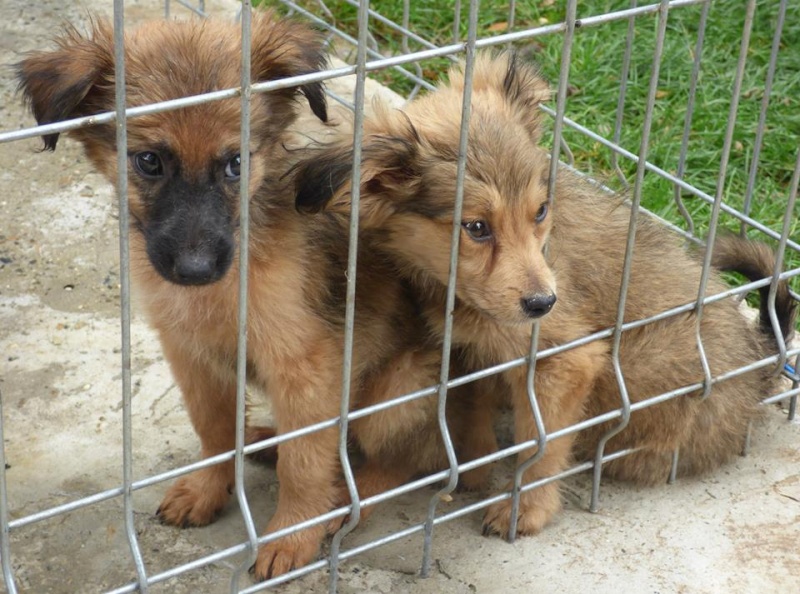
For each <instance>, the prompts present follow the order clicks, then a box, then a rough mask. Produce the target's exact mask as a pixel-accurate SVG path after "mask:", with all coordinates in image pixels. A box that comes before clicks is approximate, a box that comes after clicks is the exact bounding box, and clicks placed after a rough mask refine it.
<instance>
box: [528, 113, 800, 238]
mask: <svg viewBox="0 0 800 594" xmlns="http://www.w3.org/2000/svg"><path fill="white" fill-rule="evenodd" d="M539 109H541V110H542V111H544V112H545V113H547V114H548V115H550V116H553V117H555V111H553V110H552V109H550V108H549V107H547V106H545V105H542V106H540V107H539ZM564 123H565V124H566V125H567V126H569V127H570V128H572V129H573V130H577V131H578V132H580V133H581V134H584V135H585V136H587V137H588V138H591V139H592V140H595V141H597V142H599V143H600V144H602V145H603V146H605V147H608V148H610V149H611V150H613V151H617V152H619V154H620V155H622V156H624V157H625V158H627V159H630V160H631V161H634V162H635V163H637V164H638V163H639V157H638V156H636V155H634V154H633V153H632V152H630V151H629V150H627V149H625V148H623V147H621V146H617V145H615V144H613V143H612V142H611V141H609V140H607V139H606V138H605V137H603V136H600V135H599V134H597V133H595V132H593V131H591V130H590V129H589V128H586V127H585V126H582V125H581V124H578V123H577V122H575V121H574V120H571V119H570V118H567V117H565V118H564ZM644 168H645V170H647V171H648V172H650V173H655V174H656V175H658V176H659V177H661V178H663V179H665V180H667V181H668V182H670V183H672V184H674V185H676V186H678V187H679V188H681V189H683V190H685V191H686V192H688V193H690V194H691V195H693V196H695V197H697V198H700V199H701V200H702V201H703V202H707V203H709V204H713V203H714V197H713V196H711V195H710V194H707V193H706V192H703V191H702V190H699V189H698V188H696V187H694V186H692V185H691V184H689V183H687V182H685V181H684V180H682V179H680V178H678V177H676V176H675V175H673V174H671V173H669V172H668V171H666V170H664V169H662V168H661V167H658V166H656V165H653V164H652V163H650V162H648V161H645V163H644ZM720 208H721V210H722V212H724V213H725V214H727V215H730V216H731V217H733V218H735V219H737V220H739V221H745V222H746V223H747V224H748V225H749V226H750V227H752V228H754V229H757V230H758V231H760V232H761V233H763V234H764V235H766V236H767V237H770V238H772V239H776V240H779V239H780V237H781V236H780V233H777V232H775V231H773V230H772V229H770V228H769V227H767V226H766V225H764V224H763V223H760V222H759V221H757V220H755V219H753V218H750V217H746V216H745V215H743V214H741V213H740V212H739V211H738V210H736V209H735V208H733V207H732V206H729V205H727V204H725V203H723V204H721V205H720ZM786 245H788V246H790V247H791V248H792V249H793V250H796V251H798V250H800V243H797V242H795V241H792V240H789V241H788V242H787V244H786Z"/></svg>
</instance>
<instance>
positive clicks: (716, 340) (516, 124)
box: [297, 54, 794, 534]
mask: <svg viewBox="0 0 800 594" xmlns="http://www.w3.org/2000/svg"><path fill="white" fill-rule="evenodd" d="M463 90H464V76H463V72H462V70H461V69H460V68H458V67H456V68H454V69H453V70H452V71H451V73H450V81H449V83H446V84H442V85H440V86H439V88H438V89H437V90H436V91H435V92H433V93H431V94H430V95H428V96H426V97H423V98H421V99H418V100H416V101H414V102H412V103H411V104H409V105H408V106H407V107H406V108H405V109H404V110H403V111H402V112H400V111H390V110H388V109H385V110H383V111H378V113H377V114H376V115H375V117H373V118H371V119H369V120H368V121H367V122H366V124H365V134H364V146H363V153H362V155H363V163H362V179H361V203H360V204H361V214H362V222H363V225H364V226H365V228H367V229H370V230H375V232H376V236H377V237H378V238H379V249H381V250H382V251H384V252H385V253H386V254H387V255H388V256H389V257H390V258H392V259H393V261H394V262H395V264H396V265H397V266H398V267H399V268H400V270H401V271H402V272H403V274H404V276H405V277H406V278H408V279H409V281H410V282H412V283H413V284H414V286H415V290H416V291H417V294H418V295H419V296H420V298H421V299H422V301H423V303H425V305H426V309H425V315H426V318H427V323H428V326H429V328H430V329H431V330H432V331H434V332H439V333H441V331H442V329H443V319H442V312H443V311H444V307H443V304H444V299H445V286H446V281H447V277H448V267H449V244H450V229H451V226H452V217H453V201H454V196H455V179H456V166H457V148H456V147H457V146H458V141H459V128H460V119H461V101H462V93H463ZM548 96H549V93H548V88H547V84H546V83H545V82H544V81H543V80H542V79H541V78H540V77H539V76H538V75H537V74H536V72H535V71H534V70H533V69H531V68H529V67H527V66H524V65H522V64H519V63H518V62H517V61H516V60H515V59H514V58H513V57H511V56H509V55H500V56H498V57H492V56H491V55H489V54H482V55H479V57H478V58H477V61H476V64H475V70H474V82H473V89H472V111H471V119H470V123H469V147H468V154H467V166H466V177H465V180H464V207H463V215H462V228H463V233H462V236H461V243H460V251H459V263H458V279H457V287H456V291H457V296H458V303H457V306H456V310H455V313H454V338H453V340H454V344H455V345H457V346H458V347H459V348H460V349H462V350H463V351H464V352H465V353H466V354H467V357H468V359H469V364H470V365H472V366H475V367H477V366H480V367H484V366H488V365H493V364H498V363H501V362H504V361H508V360H511V359H515V358H518V357H522V356H525V355H526V354H527V353H528V349H529V344H530V339H531V331H532V324H533V320H534V319H536V318H539V319H541V326H540V336H539V348H540V350H541V349H544V348H548V347H553V346H556V345H559V344H562V343H565V342H567V341H571V340H574V339H578V338H580V337H583V336H586V335H588V334H591V333H593V332H596V331H599V330H602V329H605V328H609V327H613V325H614V323H615V320H616V310H617V300H618V297H619V292H620V283H621V279H622V267H623V263H624V255H625V245H626V237H627V230H628V223H629V218H630V210H629V209H628V208H627V207H626V206H625V205H624V204H623V203H622V202H621V200H616V199H613V200H612V199H609V197H608V196H607V195H605V194H603V193H601V192H600V191H599V190H598V189H597V188H595V187H594V186H592V185H590V184H589V183H588V182H586V181H584V180H583V179H581V178H580V177H578V176H576V175H574V174H572V173H570V172H568V171H565V170H563V169H561V170H559V173H558V179H557V184H556V196H555V201H554V202H555V203H554V204H550V202H549V201H548V197H547V187H548V176H549V169H550V162H549V159H548V155H547V153H546V152H545V150H543V149H542V148H540V147H539V146H538V142H539V138H540V123H539V113H540V112H539V110H538V108H537V106H538V104H539V103H540V102H541V101H544V100H546V99H547V98H548ZM351 161H352V152H351V150H350V148H349V147H348V146H346V145H342V146H339V147H330V148H328V149H326V151H325V152H323V153H322V154H320V155H318V156H316V157H315V158H314V159H313V160H311V161H309V162H308V163H307V164H306V165H304V166H303V167H302V168H301V171H300V173H299V175H298V177H297V180H298V183H299V185H298V190H299V192H298V198H297V205H298V208H299V209H301V210H309V211H316V210H319V209H320V208H323V207H324V206H326V205H327V207H328V208H329V209H331V210H341V209H346V208H347V207H348V206H349V191H350V188H349V178H348V177H347V176H346V175H343V172H344V171H349V170H348V169H347V166H348V164H349V163H350V162H351ZM320 180H324V181H325V183H324V184H323V183H320ZM750 245H751V244H748V243H747V242H741V241H739V242H737V241H735V240H732V241H731V242H730V243H727V244H726V245H723V246H721V251H724V252H726V253H727V255H728V258H727V260H728V263H729V264H730V263H731V262H733V263H735V264H734V265H733V267H737V266H738V267H739V268H745V269H750V271H751V272H753V273H754V274H755V275H757V276H758V275H760V276H762V277H763V276H764V275H768V274H771V270H772V269H771V268H770V267H769V265H770V263H771V262H772V260H773V257H772V256H771V254H770V252H769V250H767V249H766V248H764V246H759V247H758V248H753V249H749V248H748V249H745V248H744V246H750ZM546 246H549V250H547V251H546V250H545V247H546ZM720 258H722V256H720ZM719 261H722V260H719ZM700 276H701V265H700V262H699V260H698V259H697V258H696V257H695V256H693V255H691V254H689V253H687V252H686V251H685V250H684V249H683V247H682V246H681V243H680V241H679V239H678V238H677V237H676V236H674V235H673V234H671V233H669V232H668V231H667V230H665V229H663V228H662V227H660V226H659V225H658V224H656V223H654V222H652V221H651V220H649V219H647V218H646V217H640V221H639V227H638V232H637V235H636V245H635V249H634V256H633V263H632V273H631V277H630V285H629V288H628V293H627V305H626V309H625V320H626V321H633V320H638V319H641V318H644V317H647V316H652V315H654V314H656V313H659V312H662V311H665V310H668V309H670V308H673V307H676V306H679V305H683V304H686V303H690V302H692V301H693V300H694V299H696V297H697V292H698V286H699V285H698V283H699V280H700ZM725 288H726V287H725V285H724V284H723V283H722V281H721V280H720V279H719V277H718V275H717V274H712V276H711V279H710V281H709V285H708V294H712V293H715V292H719V291H722V290H723V289H725ZM779 300H780V301H781V303H780V304H779V305H778V311H779V312H780V313H781V315H782V318H783V320H782V324H783V325H784V327H787V328H788V327H790V323H789V321H790V319H791V317H792V315H793V309H794V305H793V304H792V302H791V299H790V297H789V296H788V293H786V292H785V291H784V292H782V293H780V296H779ZM696 324H697V320H696V318H695V315H694V314H693V313H691V312H690V313H685V314H682V315H678V316H673V317H670V318H668V319H665V320H662V321H659V322H655V323H651V324H648V325H646V326H643V327H640V328H637V329H634V330H630V331H626V332H625V333H623V335H622V343H621V351H620V361H621V369H622V372H623V374H624V380H625V385H626V387H627V390H628V393H629V395H630V397H631V399H632V400H633V401H634V402H640V401H642V400H645V399H647V398H649V397H651V396H655V395H658V394H662V393H665V392H668V391H670V390H675V389H678V388H682V387H686V386H692V385H695V384H698V383H702V381H703V377H704V376H703V368H702V365H701V356H700V352H699V350H698V346H697V342H696ZM700 333H701V336H702V340H703V348H704V350H705V355H706V356H707V358H708V362H709V366H710V369H711V372H712V374H714V375H718V374H720V373H724V372H727V371H730V370H733V369H736V368H738V367H741V366H743V365H746V364H748V363H750V362H752V361H756V360H759V359H761V358H762V357H764V356H766V355H767V354H769V353H770V352H771V351H774V350H775V345H774V342H773V341H774V339H772V338H771V334H770V336H767V335H766V333H763V332H761V331H760V330H759V329H758V328H755V327H753V326H751V325H750V324H748V323H746V321H745V319H744V318H743V316H742V315H741V314H740V313H739V311H738V310H737V306H736V304H735V303H734V302H733V301H732V300H724V301H720V302H716V303H714V304H709V305H707V306H706V307H705V310H704V315H703V318H702V322H701V324H700ZM610 350H611V342H610V340H603V341H595V342H591V343H588V344H585V345H583V346H580V347H577V348H572V349H570V350H566V351H563V352H560V353H559V354H557V355H554V356H550V357H547V358H544V359H541V360H539V361H537V364H536V369H535V381H534V388H535V392H536V395H537V399H538V404H539V407H540V409H541V411H542V414H543V417H544V423H545V427H546V430H547V432H548V434H551V433H552V432H554V431H557V430H560V429H563V428H565V427H567V426H569V425H572V424H574V423H576V422H579V421H580V420H582V419H588V418H590V417H595V416H598V415H601V414H604V413H607V412H609V411H613V410H615V409H618V408H619V407H620V405H621V399H620V391H619V385H618V382H617V379H616V376H615V372H614V368H613V366H612V362H611V357H610V356H609V353H610ZM771 371H772V370H771V369H770V368H766V369H764V368H762V369H761V370H758V371H753V372H750V373H746V374H741V375H737V376H735V377H732V378H729V379H726V380H725V381H722V382H719V383H715V384H714V385H713V389H712V391H711V395H710V396H709V397H708V398H707V399H705V400H703V399H700V398H697V397H696V396H697V394H698V393H700V392H702V391H701V390H697V389H693V390H692V391H691V393H690V395H688V396H684V397H678V398H673V399H671V400H667V401H665V402H662V403H660V404H658V405H655V406H649V407H645V408H641V409H639V410H636V411H635V412H634V413H633V416H632V418H631V422H630V425H629V426H628V427H627V428H626V429H625V430H624V431H622V432H621V433H619V434H617V435H616V436H615V437H614V438H613V439H612V440H611V441H610V442H609V444H608V451H616V450H620V449H625V448H641V449H640V451H638V452H637V453H635V454H633V455H629V456H626V457H623V458H621V459H618V460H615V461H614V462H611V463H609V464H607V465H606V466H605V470H606V472H607V473H608V474H610V475H613V476H617V477H621V478H626V479H631V480H634V481H637V482H640V483H645V484H652V483H658V482H660V481H666V480H667V477H668V474H669V469H670V460H671V453H672V452H673V451H674V450H675V449H677V450H679V452H680V458H679V465H678V473H679V474H680V475H686V474H693V473H699V472H704V471H707V470H709V469H712V468H714V467H716V466H718V465H719V464H721V463H723V462H724V461H726V460H727V459H729V458H730V457H732V456H734V455H735V454H736V453H738V452H739V451H740V450H741V447H742V442H743V439H744V435H745V432H746V430H747V426H748V423H749V422H750V421H751V420H752V419H753V418H755V417H756V416H757V412H758V403H759V400H760V398H762V397H763V396H765V395H766V394H768V393H769V391H770V390H772V389H773V388H774V386H775V382H776V380H775V378H774V376H772V375H771ZM503 379H504V381H505V383H506V384H507V386H508V388H509V390H510V394H511V400H512V403H513V406H514V409H515V437H516V440H517V442H522V441H525V440H530V439H536V438H538V437H539V436H538V433H537V430H536V427H535V424H534V419H533V416H532V414H531V409H530V403H529V398H528V394H527V390H526V370H525V369H524V368H519V367H518V368H515V369H512V370H509V371H507V372H505V373H504V374H503ZM613 425H614V422H611V423H604V424H601V425H595V426H594V427H592V428H590V429H588V430H586V431H582V432H581V433H580V434H579V436H578V438H577V440H576V437H575V434H574V433H570V434H568V435H565V436H562V437H560V438H558V439H550V440H548V442H547V445H546V448H545V451H544V453H543V456H542V457H541V458H540V459H539V461H538V462H537V463H536V464H535V465H533V466H532V467H531V468H530V469H529V470H528V471H527V472H526V473H525V475H524V480H525V482H531V481H535V480H537V479H541V478H544V477H547V476H551V475H553V474H555V473H557V472H558V471H560V470H563V469H564V468H565V467H566V466H567V465H568V463H569V461H570V458H571V455H572V454H573V453H575V454H576V455H577V456H579V457H584V456H587V455H591V454H592V453H593V451H594V448H595V446H596V444H597V442H598V440H599V438H600V437H601V436H602V435H603V433H604V432H605V431H606V430H607V429H609V427H611V426H613ZM534 452H535V448H534V449H529V450H527V451H524V452H522V453H521V455H520V460H524V459H527V458H528V457H529V456H530V455H531V454H533V453H534ZM560 507H561V499H560V496H559V491H558V484H557V483H555V482H550V483H547V484H545V485H544V486H541V487H539V488H537V489H534V490H532V491H527V492H525V493H523V494H522V496H521V508H520V515H519V520H518V526H517V530H518V532H519V533H521V534H531V533H535V532H537V531H539V530H540V529H541V528H542V527H543V526H544V525H545V524H546V523H547V522H548V521H549V520H550V519H551V518H552V516H553V514H554V513H555V512H557V511H558V510H559V508H560ZM510 518H511V503H510V501H505V502H502V503H498V504H496V505H493V506H492V507H491V508H489V510H488V512H487V514H486V517H485V519H484V529H485V531H486V532H495V533H500V534H506V533H507V532H508V530H509V527H510V526H509V524H510Z"/></svg>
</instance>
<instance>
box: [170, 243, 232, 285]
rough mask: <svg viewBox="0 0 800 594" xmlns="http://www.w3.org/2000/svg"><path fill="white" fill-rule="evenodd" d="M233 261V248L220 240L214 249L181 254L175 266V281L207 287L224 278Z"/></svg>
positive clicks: (187, 251)
mask: <svg viewBox="0 0 800 594" xmlns="http://www.w3.org/2000/svg"><path fill="white" fill-rule="evenodd" d="M232 259H233V247H232V245H231V244H229V242H227V241H224V240H220V241H218V242H217V244H216V245H215V246H213V249H199V250H186V251H182V252H180V253H179V254H178V255H177V257H176V258H175V261H174V264H173V280H174V282H177V283H178V284H181V285H207V284H210V283H213V282H215V281H217V280H219V279H220V278H222V277H223V276H224V275H225V273H226V272H227V270H228V268H229V267H230V264H231V260H232Z"/></svg>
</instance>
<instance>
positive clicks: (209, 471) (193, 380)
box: [156, 334, 236, 527]
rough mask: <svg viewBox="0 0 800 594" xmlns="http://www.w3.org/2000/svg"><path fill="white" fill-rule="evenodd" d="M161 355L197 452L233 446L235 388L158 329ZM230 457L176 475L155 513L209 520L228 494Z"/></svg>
mask: <svg viewBox="0 0 800 594" xmlns="http://www.w3.org/2000/svg"><path fill="white" fill-rule="evenodd" d="M162 346H163V349H164V354H165V356H166V358H167V360H168V361H169V363H170V366H171V367H172V373H173V375H174V376H175V379H176V381H177V382H178V386H179V387H180V389H181V391H182V392H183V399H184V403H185V405H186V408H187V410H188V412H189V417H190V418H191V421H192V425H193V426H194V429H195V431H196V432H197V435H198V436H199V437H200V443H201V448H202V450H201V451H202V457H203V458H210V457H211V456H215V455H217V454H221V453H223V452H227V451H229V450H232V449H233V448H234V446H235V439H236V388H235V386H234V385H232V384H230V383H228V382H225V381H224V380H221V379H220V378H219V377H217V376H216V375H214V374H213V373H211V372H210V371H209V366H208V365H207V364H205V363H204V362H203V361H200V360H198V359H197V358H194V357H192V356H191V355H189V354H188V353H187V352H186V351H185V350H183V349H182V348H181V347H180V345H179V344H176V342H175V341H173V340H172V339H171V337H169V336H167V335H166V334H162ZM233 480H234V462H233V460H228V461H226V462H222V463H220V464H215V465H214V466H210V467H207V468H203V469H202V470H197V471H195V472H192V473H191V474H189V475H187V476H185V477H183V478H181V479H179V480H178V481H177V482H176V483H175V484H174V485H173V486H172V487H171V488H170V489H169V490H168V491H167V494H166V495H165V496H164V499H163V500H162V502H161V506H160V507H159V508H158V511H157V512H156V514H157V515H158V517H159V519H160V520H161V521H162V522H163V523H165V524H172V525H175V526H182V527H186V526H204V525H206V524H209V523H211V522H213V521H214V520H215V519H216V516H217V514H218V513H219V512H220V510H222V508H223V507H224V506H225V504H226V503H227V502H228V499H229V498H230V492H231V488H232V485H233Z"/></svg>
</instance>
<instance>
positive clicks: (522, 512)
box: [483, 485, 561, 538]
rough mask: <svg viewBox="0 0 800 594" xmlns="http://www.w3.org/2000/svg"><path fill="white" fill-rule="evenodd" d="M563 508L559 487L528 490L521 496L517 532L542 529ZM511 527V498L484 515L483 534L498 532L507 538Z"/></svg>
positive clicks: (529, 532)
mask: <svg viewBox="0 0 800 594" xmlns="http://www.w3.org/2000/svg"><path fill="white" fill-rule="evenodd" d="M560 509H561V497H560V495H559V492H558V487H556V486H555V485H545V486H543V487H539V488H538V489H534V490H533V491H528V492H526V493H523V494H522V495H521V496H520V501H519V517H518V518H517V534H518V535H520V536H529V535H532V534H536V533H538V532H539V531H541V529H542V528H544V527H545V526H546V525H547V524H549V523H550V520H552V519H553V516H554V515H555V514H556V513H558V511H559V510H560ZM510 527H511V500H510V499H506V500H505V501H501V502H500V503H495V504H494V505H492V506H491V507H489V509H488V510H486V515H485V516H484V517H483V534H484V536H488V535H490V534H496V535H498V536H501V537H503V538H507V536H508V530H509V528H510Z"/></svg>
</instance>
